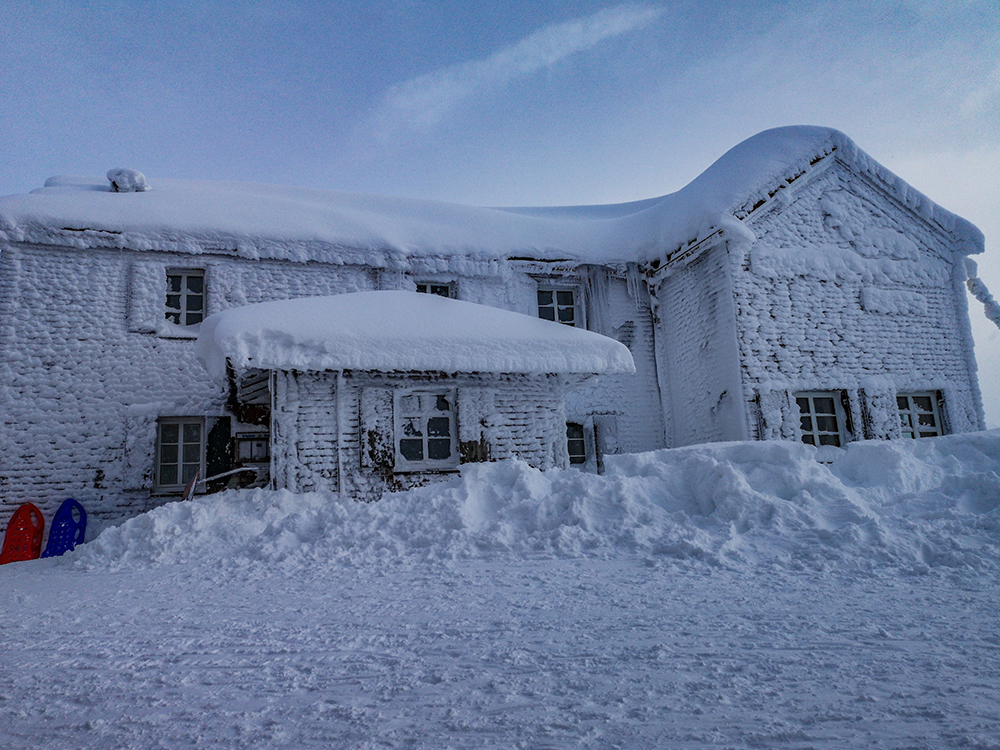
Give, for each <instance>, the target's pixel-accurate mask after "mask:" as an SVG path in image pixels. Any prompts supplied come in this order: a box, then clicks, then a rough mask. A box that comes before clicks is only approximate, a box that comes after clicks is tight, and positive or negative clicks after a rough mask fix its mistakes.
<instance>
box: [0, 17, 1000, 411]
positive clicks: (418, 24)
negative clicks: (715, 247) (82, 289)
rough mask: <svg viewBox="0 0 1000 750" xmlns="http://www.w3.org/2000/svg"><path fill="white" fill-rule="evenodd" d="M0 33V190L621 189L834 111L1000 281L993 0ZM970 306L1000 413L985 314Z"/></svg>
mask: <svg viewBox="0 0 1000 750" xmlns="http://www.w3.org/2000/svg"><path fill="white" fill-rule="evenodd" d="M0 29H4V32H3V34H2V35H0V101H2V102H3V106H2V107H0V194H7V193H12V192H24V191H27V190H30V189H32V188H34V187H38V186H39V185H41V183H42V182H43V181H44V180H45V178H46V177H48V176H50V175H52V174H67V173H69V174H87V175H103V174H104V172H106V171H107V170H108V169H109V168H111V167H114V166H126V167H131V168H135V169H139V170H141V171H142V172H144V173H145V174H146V175H147V177H149V178H150V179H155V178H157V177H194V178H205V179H212V178H219V179H239V180H253V181H260V182H277V183H288V184H297V185H308V186H315V187H329V188H334V189H340V190H347V191H352V192H372V193H383V194H395V195H406V196H418V197H428V198H435V199H441V200H450V201H457V202H464V203H475V204H483V205H513V204H564V203H597V202H599V203H605V202H619V201H628V200H635V199H640V198H646V197H651V196H654V195H661V194H664V193H668V192H672V191H674V190H677V189H678V188H680V187H682V186H683V185H684V184H686V183H687V182H688V181H690V180H691V179H693V178H694V177H695V176H696V175H697V174H698V173H699V172H701V171H702V170H703V169H705V168H706V167H707V166H708V165H709V164H710V163H711V162H712V161H713V160H714V159H716V158H717V157H719V156H720V155H721V154H722V153H724V152H725V151H726V150H727V149H729V148H730V147H732V146H733V145H735V144H736V143H738V142H739V141H741V140H743V139H744V138H746V137H748V136H750V135H752V134H754V133H756V132H758V131H760V130H763V129H766V128H769V127H774V126H777V125H794V124H815V125H827V126H831V127H835V128H838V129H840V130H843V131H844V132H846V133H847V134H848V135H850V136H851V137H852V138H853V139H854V140H855V141H856V142H857V143H858V144H859V145H860V146H861V147H862V148H863V149H865V150H866V151H868V152H869V153H870V154H871V155H872V156H874V157H875V158H876V159H877V160H879V161H880V162H882V163H883V164H885V165H886V166H887V167H889V168H890V169H892V170H893V171H894V172H896V173H897V174H898V175H900V176H901V177H903V178H904V179H906V180H907V181H908V182H910V183H911V184H913V185H914V186H915V187H917V188H919V189H920V190H922V191H924V192H925V193H927V194H928V195H929V196H930V197H931V198H933V199H934V200H936V201H937V202H938V203H940V204H941V205H943V206H944V207H946V208H948V209H951V210H953V211H955V212H956V213H959V214H960V215H962V216H965V217H966V218H968V219H970V220H972V221H973V222H974V223H976V224H977V225H979V226H980V228H981V229H983V231H984V232H985V233H986V235H987V257H985V258H983V259H982V261H981V264H980V265H981V268H982V277H983V278H984V280H986V282H987V284H989V285H990V287H991V288H992V289H993V290H994V291H996V292H997V293H998V294H1000V261H997V260H994V259H993V257H992V256H993V255H995V254H997V252H1000V248H997V247H996V238H997V237H998V236H1000V219H998V218H997V214H998V213H1000V3H997V2H996V0H948V1H947V2H945V1H943V0H905V1H900V2H891V1H886V2H856V1H855V0H838V1H836V2H829V1H826V0H815V1H811V0H802V1H800V2H796V3H787V2H766V1H763V2H762V1H761V0H757V1H755V2H739V1H737V2H725V3H713V2H686V1H682V2H645V3H627V4H621V3H614V2H611V3H609V2H597V1H589V0H562V1H560V2H544V0H534V1H533V2H517V1H515V0H511V1H510V2H506V3H474V2H469V1H468V0H463V1H459V0H451V1H438V2H417V0H365V1H364V2H355V1H354V0H340V1H339V2H294V1H288V2H183V1H176V2H169V3H168V2H156V1H154V0H147V2H143V3H134V2H125V1H124V0H122V1H120V2H86V1H84V0H76V1H74V2H42V1H39V2H16V1H13V2H12V1H10V0H0ZM972 312H973V320H974V329H975V331H976V336H977V341H978V356H979V360H980V365H981V368H982V370H983V373H982V374H983V386H984V391H985V392H986V393H985V395H986V401H987V405H988V409H989V412H990V414H991V422H992V423H993V424H996V425H1000V354H998V351H1000V332H998V331H997V330H996V329H991V328H990V327H989V324H988V323H986V322H985V320H983V318H982V314H981V311H980V310H979V309H978V308H976V307H973V309H972Z"/></svg>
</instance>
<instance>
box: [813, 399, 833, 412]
mask: <svg viewBox="0 0 1000 750" xmlns="http://www.w3.org/2000/svg"><path fill="white" fill-rule="evenodd" d="M813 404H814V405H815V406H816V413H817V414H836V413H837V412H836V411H835V410H834V408H833V399H832V398H826V397H823V398H814V399H813Z"/></svg>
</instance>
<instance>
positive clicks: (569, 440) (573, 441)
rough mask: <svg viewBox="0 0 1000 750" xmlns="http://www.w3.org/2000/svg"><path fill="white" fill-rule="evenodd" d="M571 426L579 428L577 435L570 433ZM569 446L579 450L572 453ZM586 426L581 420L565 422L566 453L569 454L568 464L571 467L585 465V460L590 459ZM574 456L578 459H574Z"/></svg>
mask: <svg viewBox="0 0 1000 750" xmlns="http://www.w3.org/2000/svg"><path fill="white" fill-rule="evenodd" d="M573 428H579V429H580V435H579V437H577V436H575V435H571V434H570V432H571V431H572V430H573ZM571 446H576V447H579V448H580V449H581V451H580V452H578V453H574V452H573V450H572V447H571ZM587 447H588V446H587V427H586V425H584V424H583V422H567V423H566V453H567V455H568V456H569V465H570V466H571V467H574V468H576V467H579V468H583V467H585V466H586V465H587V461H588V460H589V459H590V452H589V451H588V450H587ZM574 458H578V459H580V460H577V461H574V460H573V459H574Z"/></svg>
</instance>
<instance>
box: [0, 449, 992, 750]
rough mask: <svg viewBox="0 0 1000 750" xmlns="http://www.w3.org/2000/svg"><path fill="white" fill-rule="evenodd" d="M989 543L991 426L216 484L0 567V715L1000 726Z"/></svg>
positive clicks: (910, 731) (187, 733)
mask: <svg viewBox="0 0 1000 750" xmlns="http://www.w3.org/2000/svg"><path fill="white" fill-rule="evenodd" d="M817 459H819V460H817ZM820 461H822V462H825V463H821V462H820ZM998 573H1000V432H991V433H980V434H972V435H956V436H949V437H944V438H935V439H922V440H915V441H903V440H899V441H894V442H886V443H875V442H872V443H855V444H852V445H850V446H849V447H848V448H847V449H846V450H840V449H833V448H831V449H829V450H824V451H822V452H819V451H817V450H816V449H814V448H812V447H810V446H805V445H801V444H794V443H778V442H773V443H729V444H720V445H713V446H696V447H690V448H683V449H678V450H672V451H659V452H655V453H646V454H638V455H626V456H619V457H617V458H614V459H612V460H609V470H608V473H607V474H606V475H604V476H595V475H591V474H586V473H581V472H577V471H570V470H567V471H548V472H539V471H536V470H534V469H531V468H529V467H528V466H526V465H525V464H523V463H518V462H505V463H498V464H487V465H476V466H470V467H466V468H465V469H464V470H463V472H462V474H461V476H459V477H456V478H455V479H454V480H452V481H449V482H445V483H442V484H437V485H434V486H429V487H425V488H422V489H417V490H412V491H408V492H405V493H400V494H396V495H386V496H384V497H383V499H382V500H381V501H379V502H377V503H372V504H362V503H353V502H348V501H344V500H342V499H340V498H339V497H337V496H335V495H331V494H305V495H293V494H291V493H288V492H268V491H263V490H254V491H241V492H227V493H223V494H219V495H212V496H206V497H201V498H196V499H195V500H193V501H191V502H186V503H184V502H177V503H172V504H170V505H166V506H163V507H160V508H158V509H156V510H154V511H152V512H150V513H147V514H145V515H142V516H139V517H136V518H134V519H132V520H130V521H128V522H127V523H125V524H123V525H121V526H119V527H117V528H108V529H106V530H105V531H104V532H103V533H102V534H101V535H100V536H99V537H98V538H96V539H95V540H93V541H91V542H89V543H87V544H86V545H84V546H83V547H81V548H78V549H77V551H75V552H74V553H71V554H69V555H67V556H65V557H63V558H55V559H50V560H39V561H32V562H25V563H16V564H12V565H6V566H3V567H2V568H0V630H2V632H3V634H4V637H3V640H2V642H0V651H2V658H0V744H2V745H3V746H4V747H11V748H28V747H31V748H36V749H38V748H41V749H45V748H63V747H82V746H85V747H88V748H94V749H96V750H103V749H104V748H108V749H110V748H122V747H129V748H178V749H180V748H188V747H204V748H234V747H235V748H296V749H301V748H324V749H329V748H371V749H374V748H417V749H424V748H427V749H428V750H430V749H431V748H434V749H435V750H437V749H438V748H477V749H478V748H558V749H565V750H570V749H571V748H572V749H575V748H635V749H637V750H638V749H640V748H641V749H645V748H653V747H657V748H659V747H662V748H679V749H681V750H696V749H697V750H706V749H708V750H723V749H724V748H726V749H728V748H738V749H740V750H743V749H749V748H803V749H804V748H817V749H820V750H844V749H845V748H850V749H854V748H856V749H858V750H860V749H861V748H865V749H866V750H867V748H872V747H875V748H893V749H898V750H903V749H904V748H932V749H934V750H937V749H938V748H941V749H942V750H943V749H944V748H953V747H962V748H972V749H973V750H997V749H998V748H1000V740H998V739H997V738H998V737H1000V637H998V632H1000V631H998V615H997V612H998V610H1000V594H998V588H997V586H996V577H997V575H998Z"/></svg>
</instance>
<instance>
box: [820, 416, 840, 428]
mask: <svg viewBox="0 0 1000 750" xmlns="http://www.w3.org/2000/svg"><path fill="white" fill-rule="evenodd" d="M816 429H817V430H819V431H820V432H836V431H837V418H836V417H823V416H820V417H816Z"/></svg>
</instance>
